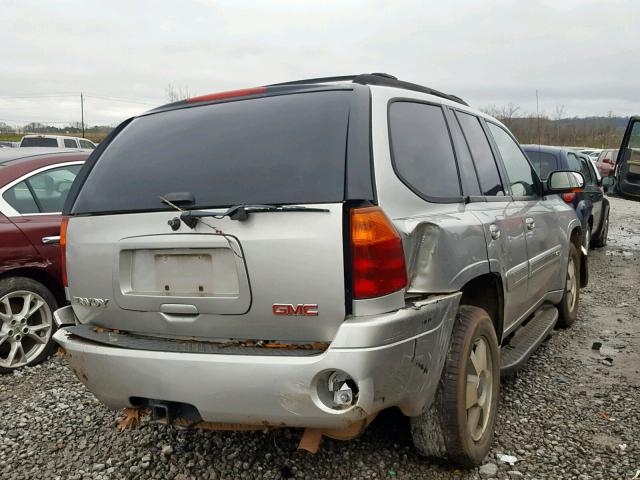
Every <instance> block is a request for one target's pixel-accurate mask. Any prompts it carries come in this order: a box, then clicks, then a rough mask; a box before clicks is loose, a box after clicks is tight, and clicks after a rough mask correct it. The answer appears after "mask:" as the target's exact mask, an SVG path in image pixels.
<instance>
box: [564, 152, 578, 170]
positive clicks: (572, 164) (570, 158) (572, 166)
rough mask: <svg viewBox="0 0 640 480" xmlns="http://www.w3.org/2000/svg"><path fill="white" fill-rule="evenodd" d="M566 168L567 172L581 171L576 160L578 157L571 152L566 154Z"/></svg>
mask: <svg viewBox="0 0 640 480" xmlns="http://www.w3.org/2000/svg"><path fill="white" fill-rule="evenodd" d="M567 166H568V167H569V170H573V171H574V172H581V171H582V165H581V164H580V160H579V159H578V156H577V155H576V154H575V153H573V152H567Z"/></svg>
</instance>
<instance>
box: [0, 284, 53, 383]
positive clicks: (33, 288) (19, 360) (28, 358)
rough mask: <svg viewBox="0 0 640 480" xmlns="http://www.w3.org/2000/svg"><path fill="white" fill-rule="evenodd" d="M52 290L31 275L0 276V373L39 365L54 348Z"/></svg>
mask: <svg viewBox="0 0 640 480" xmlns="http://www.w3.org/2000/svg"><path fill="white" fill-rule="evenodd" d="M57 308H58V303H57V302H56V299H55V297H54V296H53V294H52V293H51V292H50V291H49V289H47V288H46V287H45V286H44V285H42V284H41V283H39V282H36V281H35V280H32V279H30V278H24V277H11V278H4V279H2V280H0V373H10V372H12V371H14V370H16V369H18V368H21V367H25V366H31V365H36V364H38V363H40V362H42V361H43V360H44V359H45V358H47V357H48V356H49V355H51V353H52V352H53V350H54V349H55V342H54V341H53V338H52V337H53V333H54V330H55V323H54V321H53V312H54V311H55V310H56V309H57Z"/></svg>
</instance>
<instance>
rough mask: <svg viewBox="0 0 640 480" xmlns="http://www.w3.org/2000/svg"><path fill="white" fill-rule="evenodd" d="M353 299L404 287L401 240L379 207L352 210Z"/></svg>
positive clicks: (375, 295)
mask: <svg viewBox="0 0 640 480" xmlns="http://www.w3.org/2000/svg"><path fill="white" fill-rule="evenodd" d="M351 255H352V260H353V271H352V274H353V298H354V299H363V298H373V297H380V296H382V295H387V294H389V293H392V292H395V291H397V290H400V289H402V288H404V287H406V286H407V272H406V269H405V264H404V251H403V249H402V240H401V238H400V235H398V232H396V230H395V228H394V227H393V225H392V224H391V222H390V221H389V219H388V218H387V216H386V215H385V214H384V213H383V211H382V210H381V209H380V208H379V207H367V208H354V209H353V210H351Z"/></svg>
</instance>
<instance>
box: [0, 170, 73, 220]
mask: <svg viewBox="0 0 640 480" xmlns="http://www.w3.org/2000/svg"><path fill="white" fill-rule="evenodd" d="M80 167H81V165H66V166H64V167H58V168H52V169H50V170H45V171H44V172H41V173H36V174H35V175H33V176H31V177H29V178H28V179H27V180H25V181H24V182H20V183H19V184H17V185H16V186H15V187H13V188H11V189H9V190H7V191H6V192H5V193H4V199H5V201H7V202H8V203H9V205H11V206H12V207H13V208H15V209H16V210H17V211H18V212H19V213H21V214H23V215H25V214H30V213H59V212H61V211H62V207H63V206H64V202H65V201H66V199H67V194H68V193H69V189H70V188H71V184H72V183H73V180H74V179H75V178H76V175H77V174H78V172H79V171H80Z"/></svg>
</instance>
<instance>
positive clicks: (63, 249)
mask: <svg viewBox="0 0 640 480" xmlns="http://www.w3.org/2000/svg"><path fill="white" fill-rule="evenodd" d="M68 223H69V217H62V223H60V271H61V272H62V285H63V286H64V287H68V286H69V282H68V281H67V224H68Z"/></svg>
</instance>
